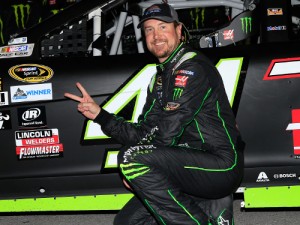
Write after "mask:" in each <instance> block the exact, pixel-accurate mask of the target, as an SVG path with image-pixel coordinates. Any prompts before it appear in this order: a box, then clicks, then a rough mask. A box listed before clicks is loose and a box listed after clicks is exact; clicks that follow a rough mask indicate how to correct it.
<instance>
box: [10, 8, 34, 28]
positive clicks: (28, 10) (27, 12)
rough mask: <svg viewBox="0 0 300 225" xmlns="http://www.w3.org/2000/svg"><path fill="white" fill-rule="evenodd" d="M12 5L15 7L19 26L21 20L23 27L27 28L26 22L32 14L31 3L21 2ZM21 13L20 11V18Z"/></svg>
mask: <svg viewBox="0 0 300 225" xmlns="http://www.w3.org/2000/svg"><path fill="white" fill-rule="evenodd" d="M12 7H13V9H14V13H15V19H16V25H17V27H20V25H19V22H21V26H22V28H23V29H25V22H27V20H28V18H29V14H30V5H29V4H26V5H23V4H20V5H12ZM19 13H20V18H19ZM25 13H26V19H25Z"/></svg>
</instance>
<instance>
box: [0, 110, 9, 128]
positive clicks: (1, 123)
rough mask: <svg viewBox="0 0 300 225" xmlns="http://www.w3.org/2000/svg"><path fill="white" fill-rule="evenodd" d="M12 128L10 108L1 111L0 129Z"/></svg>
mask: <svg viewBox="0 0 300 225" xmlns="http://www.w3.org/2000/svg"><path fill="white" fill-rule="evenodd" d="M8 129H11V116H10V111H9V110H4V111H0V130H8Z"/></svg>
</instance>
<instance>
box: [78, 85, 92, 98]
mask: <svg viewBox="0 0 300 225" xmlns="http://www.w3.org/2000/svg"><path fill="white" fill-rule="evenodd" d="M76 86H77V87H78V89H79V90H80V91H81V94H82V95H83V97H90V95H89V94H88V93H87V91H86V90H85V88H84V87H83V86H82V85H81V84H80V83H79V82H77V83H76Z"/></svg>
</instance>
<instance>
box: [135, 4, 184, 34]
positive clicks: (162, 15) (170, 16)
mask: <svg viewBox="0 0 300 225" xmlns="http://www.w3.org/2000/svg"><path fill="white" fill-rule="evenodd" d="M149 19H157V20H162V21H164V22H167V23H171V22H177V23H180V22H179V19H178V14H177V12H176V11H175V9H174V8H173V7H171V6H170V5H169V4H167V3H161V4H154V5H151V6H150V7H148V8H147V9H146V10H145V11H144V14H143V16H142V18H141V21H140V22H139V24H138V26H137V27H138V28H141V26H142V24H143V23H144V22H145V21H146V20H149Z"/></svg>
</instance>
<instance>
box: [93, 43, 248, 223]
mask: <svg viewBox="0 0 300 225" xmlns="http://www.w3.org/2000/svg"><path fill="white" fill-rule="evenodd" d="M94 121H95V122H97V123H99V124H100V125H101V127H102V130H103V131H104V132H105V133H106V134H108V135H109V136H111V137H113V138H114V139H116V140H118V141H119V142H120V143H122V144H124V145H125V147H124V148H122V149H121V151H120V152H119V155H118V163H119V167H120V170H121V173H122V175H123V176H124V178H125V179H126V181H127V182H128V183H129V184H130V186H131V187H132V189H133V192H134V194H135V196H136V197H137V198H138V199H139V201H140V202H141V203H142V204H143V205H142V204H140V206H139V207H134V206H133V205H135V204H137V200H136V199H134V200H132V201H131V203H130V202H129V203H128V204H129V206H125V207H124V209H123V210H127V211H126V213H123V212H122V210H121V212H120V214H121V215H122V216H120V218H118V216H117V218H116V220H115V224H122V225H129V224H130V225H138V224H167V225H169V224H178V225H179V224H180V225H183V224H185V225H189V224H201V225H203V224H210V223H212V224H214V223H215V224H217V223H218V220H219V222H220V224H222V223H221V222H222V221H223V222H224V223H225V222H226V218H224V217H225V214H226V213H225V209H226V207H224V209H221V210H219V212H217V214H216V213H215V212H212V209H207V205H205V204H204V202H205V201H206V200H208V201H210V200H211V201H214V199H222V198H224V197H226V196H231V194H232V193H233V192H234V191H235V189H236V188H237V187H238V185H239V182H240V180H241V177H242V171H243V169H242V167H243V155H242V152H241V151H240V149H239V146H238V143H239V142H240V141H239V140H240V133H239V131H238V129H237V126H236V122H235V117H234V114H233V112H232V109H231V107H230V104H229V101H228V98H227V95H226V93H225V89H224V85H223V82H222V79H221V76H220V74H219V73H218V71H217V69H216V67H215V66H214V65H213V64H212V63H211V62H210V61H209V60H208V59H207V58H206V57H205V56H204V55H203V54H201V53H200V52H198V51H195V50H193V49H192V48H190V47H189V46H187V45H186V44H183V43H181V45H180V46H178V48H177V49H176V50H175V51H174V52H173V54H172V55H171V56H170V57H169V58H168V59H167V60H166V61H165V62H163V63H161V64H158V65H157V74H156V75H155V76H154V77H153V78H152V81H151V83H150V84H149V87H148V94H147V99H146V103H145V105H144V108H143V112H142V114H141V115H140V117H139V120H138V123H129V122H126V121H125V120H124V119H122V118H120V117H118V116H116V115H113V114H110V113H108V112H106V111H105V110H103V109H102V111H101V113H100V114H99V115H98V117H97V118H96V119H95V120H94ZM133 202H134V203H133ZM140 207H143V209H141V208H140ZM213 207H215V206H213ZM137 208H138V209H137ZM146 209H147V210H146ZM227 210H229V211H230V209H227ZM128 212H130V213H132V215H129V214H128ZM222 215H223V217H222ZM126 217H127V219H125V218H126ZM231 217H232V216H231ZM154 218H155V219H154ZM231 219H232V218H231ZM220 220H222V221H220ZM227 220H228V223H229V222H230V224H231V223H232V222H231V220H230V219H227ZM229 220H230V221H229ZM225 224H226V223H225Z"/></svg>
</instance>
